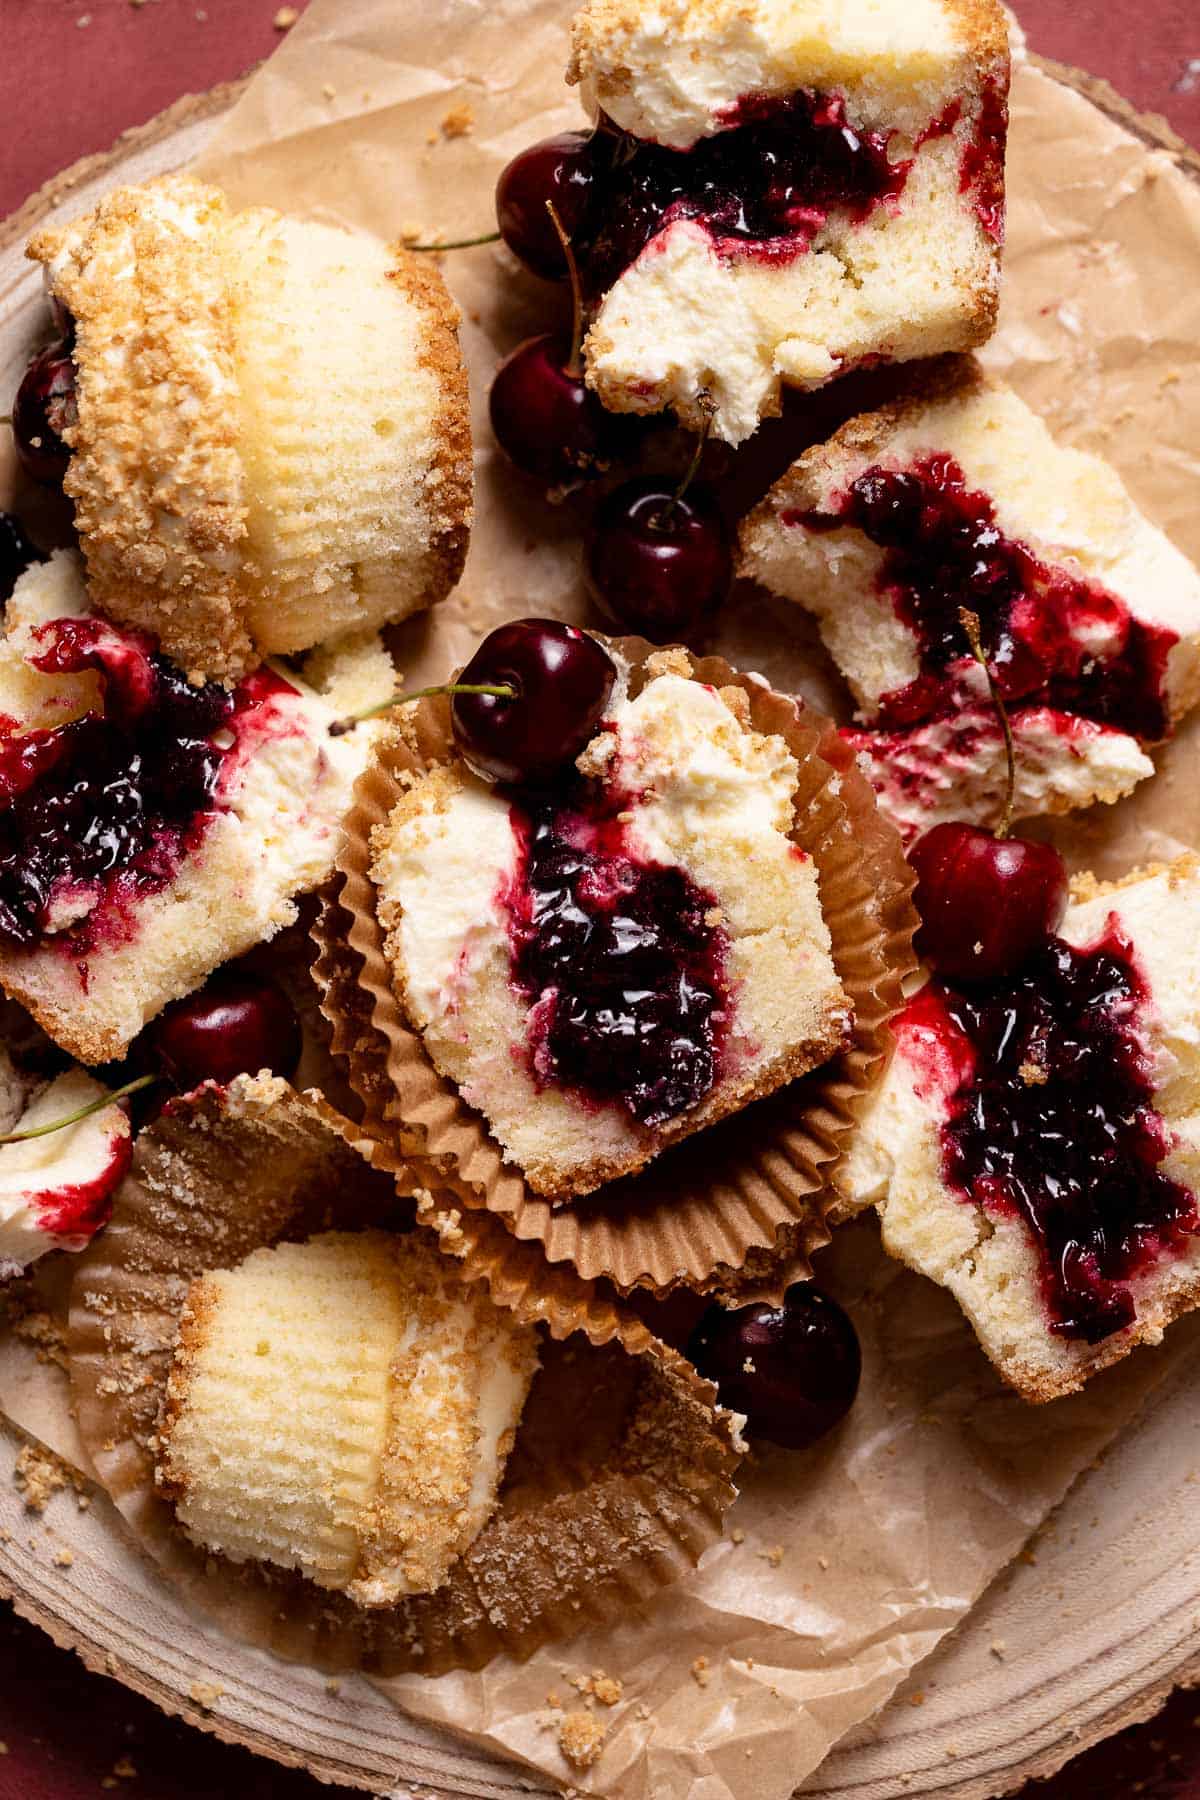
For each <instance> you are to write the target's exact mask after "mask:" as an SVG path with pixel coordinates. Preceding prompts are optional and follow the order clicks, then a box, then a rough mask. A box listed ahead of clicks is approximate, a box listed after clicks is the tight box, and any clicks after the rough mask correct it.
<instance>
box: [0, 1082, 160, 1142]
mask: <svg viewBox="0 0 1200 1800" xmlns="http://www.w3.org/2000/svg"><path fill="white" fill-rule="evenodd" d="M159 1079H160V1077H159V1076H157V1075H139V1076H138V1078H137V1080H136V1081H127V1082H126V1083H125V1086H124V1087H119V1088H114V1089H113V1091H112V1093H111V1094H101V1095H100V1098H99V1099H98V1100H89V1102H88V1104H87V1105H86V1106H81V1107H80V1108H79V1110H78V1112H73V1113H67V1114H65V1115H64V1117H63V1118H61V1119H53V1120H51V1122H50V1124H49V1125H35V1126H34V1127H33V1128H32V1130H30V1131H9V1132H6V1133H5V1135H4V1136H3V1137H0V1144H23V1143H25V1142H26V1141H27V1140H28V1139H29V1138H40V1137H49V1136H50V1133H51V1132H52V1131H62V1130H63V1128H64V1127H65V1126H67V1125H78V1123H79V1121H80V1120H81V1119H90V1118H91V1116H92V1114H93V1113H97V1112H100V1111H102V1110H103V1108H104V1107H106V1106H111V1105H112V1104H113V1102H114V1101H116V1100H124V1099H125V1098H126V1096H127V1095H129V1094H137V1093H140V1092H141V1090H142V1089H143V1088H148V1087H151V1086H152V1085H153V1083H154V1082H156V1081H158V1080H159Z"/></svg>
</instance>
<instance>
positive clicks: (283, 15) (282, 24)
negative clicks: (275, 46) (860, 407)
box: [271, 6, 300, 31]
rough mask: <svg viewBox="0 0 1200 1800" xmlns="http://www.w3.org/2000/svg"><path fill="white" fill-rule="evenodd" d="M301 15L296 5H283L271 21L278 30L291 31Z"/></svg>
mask: <svg viewBox="0 0 1200 1800" xmlns="http://www.w3.org/2000/svg"><path fill="white" fill-rule="evenodd" d="M299 17H300V14H299V13H298V12H297V10H296V8H295V7H294V6H281V7H280V9H279V11H278V12H277V13H276V14H275V17H274V18H273V19H272V20H271V23H272V25H273V26H274V27H275V29H276V31H290V30H291V29H292V26H293V25H294V24H295V23H296V20H297V19H298V18H299Z"/></svg>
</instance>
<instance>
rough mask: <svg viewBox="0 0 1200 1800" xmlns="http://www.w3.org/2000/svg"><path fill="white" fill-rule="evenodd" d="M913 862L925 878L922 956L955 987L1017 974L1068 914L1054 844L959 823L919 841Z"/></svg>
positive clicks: (919, 896) (920, 893)
mask: <svg viewBox="0 0 1200 1800" xmlns="http://www.w3.org/2000/svg"><path fill="white" fill-rule="evenodd" d="M908 860H909V862H910V863H911V864H912V866H913V868H914V870H915V871H916V875H917V886H916V892H915V893H914V895H913V900H914V902H915V904H916V908H917V911H918V912H919V913H920V915H921V929H920V931H919V932H918V934H917V939H916V945H917V949H918V950H919V951H920V953H921V955H922V956H925V957H928V959H929V961H930V962H931V963H932V964H933V966H934V968H935V969H936V970H937V972H938V974H939V975H945V976H947V977H948V978H949V979H950V980H951V981H993V980H995V979H997V978H998V977H1000V976H1004V975H1012V974H1015V973H1016V971H1017V970H1018V969H1020V968H1021V966H1022V964H1023V963H1025V962H1026V961H1027V960H1028V958H1029V957H1030V956H1031V955H1032V954H1033V952H1034V951H1035V950H1037V949H1038V948H1039V947H1040V946H1041V945H1042V944H1044V943H1045V941H1046V940H1047V938H1049V937H1051V936H1052V935H1053V934H1054V932H1055V931H1056V930H1057V929H1058V926H1059V924H1060V923H1061V921H1062V916H1063V913H1064V912H1065V911H1066V907H1067V892H1068V884H1067V871H1066V868H1065V866H1064V864H1063V860H1062V857H1061V856H1060V855H1059V854H1058V851H1057V850H1055V849H1053V848H1052V847H1051V846H1050V845H1049V844H1035V843H1032V842H1030V841H1029V840H1028V839H1027V838H999V837H995V836H993V834H992V833H991V832H990V831H984V830H983V829H982V828H981V827H980V826H978V825H965V824H960V823H957V822H955V823H948V824H942V825H935V826H934V827H933V829H932V830H931V831H927V832H926V833H925V834H924V836H923V837H920V838H918V839H917V841H916V843H915V844H914V845H913V846H912V849H911V850H910V851H909V853H908Z"/></svg>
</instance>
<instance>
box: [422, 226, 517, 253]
mask: <svg viewBox="0 0 1200 1800" xmlns="http://www.w3.org/2000/svg"><path fill="white" fill-rule="evenodd" d="M499 242H500V233H499V232H498V231H489V232H487V233H485V235H484V236H483V237H473V238H450V239H448V240H447V242H446V243H444V244H405V246H404V248H405V249H406V250H416V251H417V252H419V253H420V254H421V255H428V256H436V255H437V253H438V251H439V250H474V249H475V247H476V245H477V244H498V243H499Z"/></svg>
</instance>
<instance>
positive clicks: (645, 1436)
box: [68, 1078, 740, 1675]
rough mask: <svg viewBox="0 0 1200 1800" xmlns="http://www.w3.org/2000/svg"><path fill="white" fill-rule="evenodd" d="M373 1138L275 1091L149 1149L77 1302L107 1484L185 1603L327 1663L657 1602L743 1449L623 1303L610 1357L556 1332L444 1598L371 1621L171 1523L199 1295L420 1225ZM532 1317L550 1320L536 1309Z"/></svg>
mask: <svg viewBox="0 0 1200 1800" xmlns="http://www.w3.org/2000/svg"><path fill="white" fill-rule="evenodd" d="M359 1140H360V1132H359V1128H358V1127H357V1126H356V1125H354V1124H353V1122H351V1121H350V1120H347V1119H344V1118H342V1117H340V1116H339V1115H338V1114H336V1113H334V1112H333V1110H332V1108H330V1106H329V1105H328V1102H326V1101H325V1100H324V1099H323V1098H321V1097H320V1096H318V1095H300V1094H297V1093H296V1092H295V1091H294V1090H293V1089H291V1088H289V1087H288V1086H287V1084H286V1083H284V1082H282V1081H278V1080H275V1079H274V1078H269V1079H268V1078H258V1079H254V1080H249V1079H246V1078H240V1079H239V1080H238V1081H237V1082H235V1083H234V1084H233V1086H232V1087H231V1088H230V1089H229V1091H228V1094H227V1095H222V1094H221V1092H220V1091H219V1090H216V1089H212V1088H210V1089H206V1090H201V1091H200V1092H199V1093H198V1094H196V1095H194V1096H192V1097H191V1098H190V1099H189V1100H188V1101H186V1102H182V1103H177V1104H176V1105H175V1106H174V1107H172V1108H171V1109H170V1110H169V1112H168V1113H166V1114H164V1115H163V1116H162V1117H161V1118H160V1119H159V1120H158V1121H157V1122H156V1123H155V1124H154V1125H153V1126H152V1127H151V1128H149V1129H148V1130H147V1131H145V1132H143V1133H142V1135H141V1137H140V1138H139V1140H138V1143H137V1146H136V1149H135V1152H134V1163H133V1168H132V1170H131V1172H130V1175H129V1176H128V1177H127V1179H126V1181H125V1182H124V1184H123V1186H122V1188H121V1190H120V1192H119V1195H118V1200H117V1206H116V1210H115V1212H114V1216H113V1221H112V1224H111V1225H110V1226H109V1228H108V1230H107V1231H106V1232H104V1233H103V1234H102V1236H101V1237H100V1238H99V1239H98V1240H97V1241H96V1243H95V1244H94V1245H92V1246H91V1248H90V1249H89V1250H88V1251H87V1252H86V1253H85V1254H84V1255H83V1256H81V1257H80V1259H79V1263H78V1266H77V1270H76V1274H75V1280H74V1285H73V1288H72V1295H71V1308H70V1323H69V1332H68V1347H69V1366H70V1378H71V1387H72V1397H73V1403H74V1407H75V1411H76V1414H77V1417H78V1420H79V1426H80V1430H81V1433H82V1436H83V1440H84V1443H85V1445H86V1447H87V1449H88V1452H89V1454H90V1455H91V1456H92V1458H93V1460H94V1462H95V1466H96V1470H97V1473H98V1475H99V1478H100V1480H101V1481H102V1482H103V1484H104V1486H105V1487H106V1488H107V1489H108V1492H109V1493H110V1495H111V1496H112V1498H113V1500H114V1502H115V1503H116V1505H117V1507H118V1508H119V1510H120V1511H121V1513H122V1515H123V1516H124V1518H125V1520H126V1521H127V1523H128V1524H129V1526H130V1527H131V1529H132V1530H133V1532H134V1534H135V1535H136V1537H137V1538H138V1540H139V1541H140V1543H141V1544H142V1545H143V1546H144V1547H145V1549H146V1550H147V1551H148V1552H149V1553H150V1555H151V1556H152V1557H153V1558H154V1559H155V1560H156V1561H157V1562H158V1564H159V1565H160V1567H161V1568H162V1570H163V1572H164V1574H165V1575H166V1576H167V1577H168V1578H169V1579H170V1580H171V1581H172V1582H173V1583H174V1584H175V1585H176V1586H177V1587H178V1589H179V1590H180V1591H181V1592H182V1594H183V1595H184V1597H185V1598H186V1599H187V1601H188V1602H189V1603H190V1604H192V1605H194V1606H196V1607H197V1608H199V1609H200V1610H201V1611H203V1612H206V1613H209V1614H215V1615H216V1616H217V1617H218V1618H219V1619H220V1621H221V1623H222V1625H223V1626H224V1627H225V1628H226V1629H227V1630H228V1631H229V1632H230V1633H232V1634H234V1635H236V1636H238V1637H240V1638H244V1639H246V1640H247V1641H248V1642H251V1643H253V1644H257V1645H259V1646H261V1647H263V1648H266V1649H270V1650H272V1651H274V1652H276V1653H277V1654H278V1655H281V1656H284V1657H287V1658H289V1659H291V1660H295V1661H304V1662H309V1663H313V1664H315V1665H317V1666H318V1667H321V1668H326V1669H331V1670H333V1669H347V1668H357V1669H362V1670H365V1671H367V1672H368V1673H371V1674H376V1675H390V1674H399V1673H402V1672H406V1671H419V1672H421V1673H425V1674H439V1673H443V1672H445V1671H446V1670H449V1669H455V1668H459V1669H463V1668H465V1669H474V1668H479V1667H481V1666H482V1665H483V1664H484V1663H486V1662H488V1661H489V1660H490V1659H491V1658H492V1657H493V1656H495V1655H497V1654H498V1653H500V1652H508V1653H509V1654H510V1655H513V1656H515V1657H518V1658H524V1657H526V1656H529V1655H530V1654H532V1652H533V1651H534V1650H535V1649H537V1648H538V1647H539V1646H540V1645H542V1644H544V1643H547V1642H550V1641H555V1640H559V1639H564V1640H565V1639H566V1638H567V1637H569V1636H571V1635H572V1634H573V1633H575V1632H577V1631H578V1630H580V1629H582V1628H583V1627H585V1626H588V1625H591V1624H596V1623H605V1622H608V1621H610V1620H612V1619H613V1618H615V1617H617V1616H618V1615H619V1614H621V1613H622V1612H624V1611H626V1610H627V1609H628V1608H629V1607H631V1606H636V1605H640V1604H643V1603H645V1602H646V1601H648V1600H649V1599H651V1598H652V1597H653V1595H654V1594H655V1592H656V1591H657V1590H658V1589H660V1588H661V1587H663V1586H664V1585H666V1584H667V1583H669V1582H671V1581H673V1580H675V1579H677V1578H678V1577H679V1576H680V1575H683V1574H685V1573H687V1571H688V1570H690V1569H691V1568H692V1567H693V1566H694V1564H695V1562H696V1560H697V1559H698V1557H699V1556H700V1554H701V1552H702V1551H703V1550H704V1549H705V1548H706V1547H707V1546H708V1545H709V1544H710V1543H712V1542H713V1541H714V1540H715V1539H716V1538H717V1537H719V1535H720V1530H721V1518H722V1514H723V1513H724V1511H725V1509H726V1508H727V1507H728V1505H729V1504H730V1503H731V1501H732V1500H733V1498H734V1496H735V1492H736V1490H735V1489H734V1487H733V1485H732V1480H731V1477H732V1474H733V1471H734V1469H735V1468H736V1465H737V1461H738V1456H739V1450H740V1445H739V1443H738V1441H737V1434H736V1428H735V1421H734V1420H733V1419H732V1418H731V1417H730V1415H729V1414H727V1413H724V1412H722V1411H721V1410H720V1409H719V1408H718V1407H717V1406H716V1404H715V1394H714V1390H713V1389H712V1388H711V1386H710V1385H709V1384H708V1383H706V1382H704V1381H702V1380H701V1379H700V1377H699V1376H698V1375H697V1374H696V1373H695V1371H694V1370H693V1369H691V1367H690V1366H689V1365H688V1364H687V1363H686V1362H685V1361H684V1360H683V1359H682V1358H681V1357H679V1356H677V1355H676V1354H675V1352H673V1351H671V1350H669V1349H668V1348H667V1347H666V1346H665V1345H662V1344H659V1343H658V1342H657V1340H655V1339H653V1338H652V1337H651V1336H650V1334H649V1333H648V1332H647V1331H646V1329H645V1328H644V1327H643V1326H641V1325H639V1324H638V1323H637V1321H636V1320H633V1319H631V1318H622V1317H621V1316H620V1314H619V1312H618V1311H617V1309H615V1308H610V1310H609V1315H608V1316H606V1317H605V1318H604V1319H603V1320H601V1321H597V1323H598V1326H599V1330H598V1333H597V1337H598V1339H600V1338H603V1337H604V1335H605V1334H607V1337H608V1340H609V1341H607V1342H602V1341H592V1339H591V1338H590V1337H589V1336H588V1335H587V1333H585V1332H583V1331H579V1330H576V1331H575V1332H574V1333H573V1334H572V1335H570V1336H566V1335H565V1333H566V1328H567V1326H568V1323H569V1320H568V1315H567V1311H566V1308H565V1306H563V1307H561V1308H560V1310H559V1311H558V1314H557V1323H558V1327H559V1331H560V1333H561V1334H563V1335H562V1336H561V1337H560V1338H559V1339H556V1338H555V1337H554V1336H553V1335H552V1334H547V1335H546V1336H544V1338H543V1346H542V1367H541V1369H540V1371H539V1373H538V1375H537V1376H536V1378H535V1381H534V1385H533V1388H532V1390H531V1392H530V1396H529V1400H528V1402H527V1404H526V1408H525V1413H524V1415H523V1418H522V1422H521V1426H520V1429H519V1431H518V1434H517V1442H516V1445H515V1448H514V1450H513V1452H512V1454H511V1456H510V1458H509V1462H508V1466H507V1470H506V1473H505V1478H504V1483H503V1487H502V1491H501V1497H500V1502H499V1505H498V1507H497V1510H496V1512H495V1514H494V1515H493V1517H492V1519H491V1520H490V1521H489V1523H488V1524H487V1525H486V1526H485V1527H484V1529H483V1531H482V1532H481V1533H480V1535H479V1537H478V1538H477V1539H476V1540H475V1542H474V1544H473V1545H472V1546H471V1548H470V1549H469V1550H468V1551H467V1552H466V1554H465V1555H464V1556H463V1557H462V1558H461V1559H460V1561H459V1562H458V1563H457V1564H456V1565H455V1567H454V1569H453V1571H452V1573H451V1576H450V1578H449V1580H448V1581H447V1583H446V1584H445V1585H444V1586H443V1587H442V1588H440V1589H439V1590H438V1591H437V1592H436V1593H434V1594H426V1595H419V1596H413V1597H409V1598H406V1599H404V1600H401V1601H400V1602H399V1603H398V1604H396V1605H395V1606H393V1607H388V1608H385V1609H379V1610H372V1611H364V1610H362V1609H360V1608H358V1607H356V1606H355V1605H354V1604H353V1602H351V1601H349V1600H348V1599H346V1597H345V1596H344V1595H340V1594H337V1593H330V1592H327V1591H325V1590H323V1589H321V1588H318V1587H317V1586H315V1585H314V1584H313V1583H311V1582H309V1581H308V1580H307V1579H305V1578H304V1577H303V1576H301V1575H299V1574H298V1573H295V1572H292V1571H288V1570H284V1569H275V1568H272V1567H269V1566H268V1565H266V1564H258V1563H247V1564H235V1563H232V1562H230V1561H228V1560H226V1559H225V1558H223V1557H220V1556H214V1555H212V1554H210V1553H208V1552H206V1551H204V1550H202V1549H199V1548H197V1547H196V1546H195V1545H193V1544H192V1543H191V1542H190V1541H189V1540H188V1539H187V1537H186V1536H185V1535H184V1533H183V1532H182V1530H181V1529H180V1528H179V1526H178V1525H177V1523H176V1521H175V1515H174V1512H173V1510H172V1508H171V1506H170V1505H169V1503H168V1502H167V1501H166V1500H165V1499H164V1498H163V1497H162V1496H161V1495H160V1494H159V1492H158V1491H157V1490H156V1487H155V1482H154V1457H155V1445H156V1431H157V1426H158V1418H159V1410H160V1407H161V1404H162V1399H163V1395H164V1392H165V1387H166V1380H167V1375H168V1371H169V1367H170V1362H171V1355H172V1350H173V1346H174V1342H175V1336H176V1331H177V1327H178V1322H179V1316H180V1313H181V1310H182V1307H183V1302H184V1297H185V1295H186V1292H187V1289H188V1286H189V1284H190V1282H191V1281H192V1280H193V1279H194V1278H195V1277H196V1276H197V1275H199V1274H201V1273H203V1272H204V1271H205V1270H208V1269H212V1268H219V1267H229V1266H231V1265H232V1264H234V1263H236V1262H239V1261H240V1260H241V1259H242V1258H244V1257H245V1256H247V1255H249V1253H250V1252H251V1251H252V1250H254V1249H257V1248H258V1247H259V1246H260V1245H263V1244H269V1243H274V1242H277V1241H279V1240H280V1239H283V1238H292V1239H297V1238H303V1237H306V1236H308V1235H310V1234H311V1233H312V1232H314V1231H319V1230H322V1229H327V1228H328V1227H329V1226H331V1225H335V1224H336V1226H337V1227H338V1228H339V1229H343V1230H344V1229H355V1228H358V1227H365V1226H383V1227H387V1226H389V1225H391V1226H397V1227H400V1226H407V1224H408V1223H409V1220H410V1218H411V1214H412V1207H411V1205H410V1204H407V1203H406V1202H405V1201H403V1200H402V1199H400V1198H398V1196H397V1192H396V1186H395V1182H394V1180H393V1178H392V1175H391V1173H390V1172H389V1171H387V1170H386V1169H375V1168H372V1167H370V1166H369V1164H368V1163H367V1162H366V1161H365V1160H364V1158H363V1157H362V1155H360V1153H359V1150H358V1149H357V1148H356V1145H357V1144H358V1142H359ZM519 1310H520V1312H521V1314H522V1317H524V1318H527V1319H531V1320H532V1319H536V1318H538V1317H539V1316H541V1314H540V1312H539V1311H538V1310H537V1307H536V1303H535V1302H533V1301H530V1303H529V1304H528V1305H526V1304H524V1303H522V1304H521V1305H520V1307H519ZM586 1310H587V1309H586V1303H581V1305H580V1306H578V1307H577V1309H576V1313H577V1316H581V1314H582V1313H583V1312H586Z"/></svg>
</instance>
